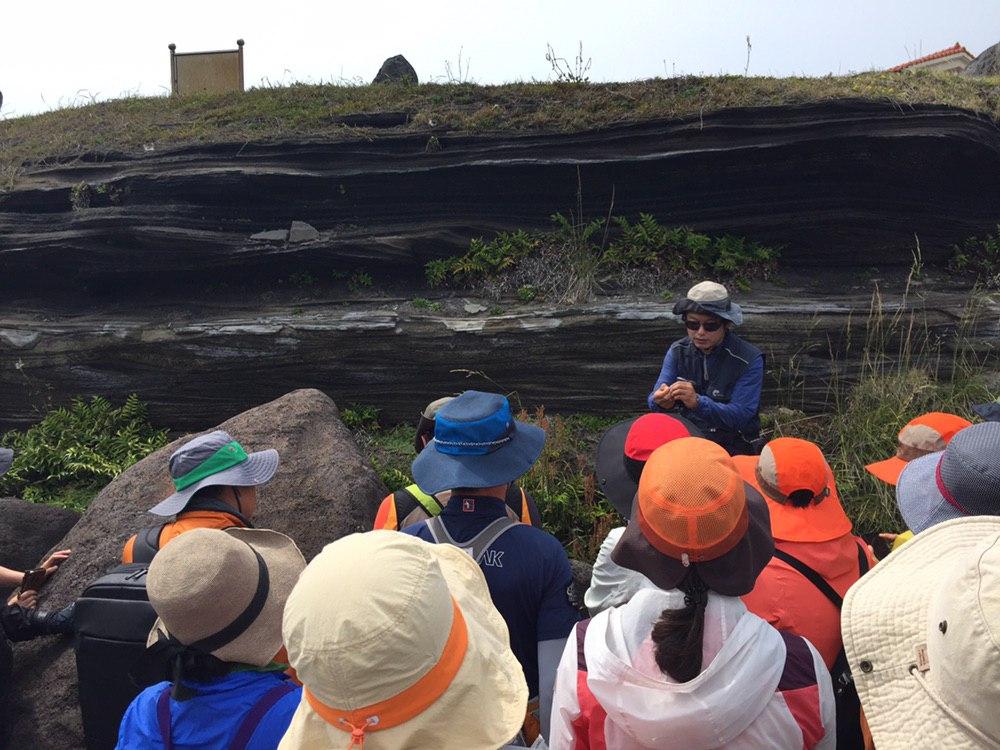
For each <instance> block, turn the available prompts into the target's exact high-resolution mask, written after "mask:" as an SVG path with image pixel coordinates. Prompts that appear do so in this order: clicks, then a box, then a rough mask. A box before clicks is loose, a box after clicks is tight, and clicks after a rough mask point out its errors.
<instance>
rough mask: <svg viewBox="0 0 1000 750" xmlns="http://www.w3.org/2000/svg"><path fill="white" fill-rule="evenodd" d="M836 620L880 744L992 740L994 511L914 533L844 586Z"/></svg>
mask: <svg viewBox="0 0 1000 750" xmlns="http://www.w3.org/2000/svg"><path fill="white" fill-rule="evenodd" d="M841 622H842V625H841V628H842V630H843V636H844V648H845V649H846V651H847V658H848V660H849V662H850V665H851V671H852V673H853V674H854V680H855V683H856V685H857V688H858V695H859V696H860V697H861V704H862V706H863V707H864V710H865V716H866V717H867V719H868V724H869V726H870V727H871V730H872V735H873V737H874V740H875V746H876V747H878V748H879V750H893V748H906V749H907V750H912V749H913V748H1000V711H998V710H997V707H998V706H1000V518H998V517H989V516H975V517H969V518H960V519H956V520H952V521H946V522H944V523H941V524H938V525H937V526H934V527H933V528H931V529H928V530H927V531H925V532H923V533H922V534H918V535H917V536H915V537H914V538H913V540H912V541H911V542H910V543H909V544H907V545H905V546H903V547H900V548H899V549H898V550H897V551H895V552H893V553H892V554H891V555H890V556H889V557H888V558H886V559H885V560H883V561H882V562H881V563H879V564H878V565H876V566H875V567H874V568H873V569H872V571H871V572H870V573H868V574H867V575H866V576H864V577H863V578H861V580H859V581H858V582H857V583H856V584H854V586H852V587H851V589H850V591H848V593H847V597H846V598H845V599H844V608H843V616H842V621H841Z"/></svg>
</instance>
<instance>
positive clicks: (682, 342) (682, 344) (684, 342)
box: [667, 336, 691, 354]
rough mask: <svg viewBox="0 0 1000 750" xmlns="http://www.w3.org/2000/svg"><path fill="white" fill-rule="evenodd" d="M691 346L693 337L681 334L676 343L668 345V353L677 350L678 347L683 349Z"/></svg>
mask: <svg viewBox="0 0 1000 750" xmlns="http://www.w3.org/2000/svg"><path fill="white" fill-rule="evenodd" d="M689 346H691V339H690V338H688V337H687V336H681V337H680V338H679V339H677V340H676V341H675V342H674V343H672V344H671V345H670V346H669V347H667V354H670V353H671V352H673V351H675V350H677V349H683V348H686V347H689Z"/></svg>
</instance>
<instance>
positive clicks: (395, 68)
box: [372, 55, 418, 84]
mask: <svg viewBox="0 0 1000 750" xmlns="http://www.w3.org/2000/svg"><path fill="white" fill-rule="evenodd" d="M372 83H411V84H416V83H418V81H417V71H415V70H414V69H413V66H412V65H410V61H409V60H407V59H406V58H405V57H403V56H402V55H396V56H395V57H390V58H389V59H388V60H386V61H385V62H384V63H382V67H381V68H379V69H378V73H376V74H375V78H374V79H373V80H372Z"/></svg>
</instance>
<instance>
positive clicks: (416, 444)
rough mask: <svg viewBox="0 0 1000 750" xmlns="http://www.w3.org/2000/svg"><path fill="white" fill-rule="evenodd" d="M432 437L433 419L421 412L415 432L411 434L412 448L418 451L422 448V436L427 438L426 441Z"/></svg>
mask: <svg viewBox="0 0 1000 750" xmlns="http://www.w3.org/2000/svg"><path fill="white" fill-rule="evenodd" d="M432 437H434V420H433V419H428V418H427V417H425V416H424V415H423V414H421V415H420V421H419V422H417V432H416V434H415V435H414V436H413V449H414V450H415V451H416V452H417V453H420V451H422V450H423V449H424V440H423V439H424V438H427V442H428V443H429V442H430V441H431V438H432Z"/></svg>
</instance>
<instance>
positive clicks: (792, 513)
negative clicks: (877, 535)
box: [733, 438, 852, 542]
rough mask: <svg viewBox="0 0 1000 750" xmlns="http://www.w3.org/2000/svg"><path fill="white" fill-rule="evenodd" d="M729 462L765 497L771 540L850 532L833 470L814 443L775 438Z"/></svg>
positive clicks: (825, 538) (803, 539) (834, 536)
mask: <svg viewBox="0 0 1000 750" xmlns="http://www.w3.org/2000/svg"><path fill="white" fill-rule="evenodd" d="M733 463H735V464H736V468H737V470H738V471H739V473H740V476H742V477H743V479H744V480H745V481H746V482H748V483H749V484H751V485H753V487H754V488H756V489H757V491H759V492H760V493H761V494H762V495H763V496H764V499H765V500H766V501H767V507H768V510H769V511H770V512H771V533H772V534H773V536H774V538H775V539H782V540H785V541H789V542H828V541H830V540H831V539H837V538H839V537H842V536H843V535H844V534H848V533H850V531H851V528H852V527H851V519H849V518H848V517H847V514H846V513H844V508H843V506H841V504H840V497H839V496H838V495H837V485H836V483H835V482H834V478H833V471H832V470H831V469H830V466H829V464H827V462H826V458H824V457H823V451H821V450H820V449H819V446H818V445H816V444H815V443H810V442H809V441H808V440H800V439H799V438H777V439H776V440H772V441H771V442H769V443H768V444H767V445H765V446H764V449H763V450H762V451H761V452H760V456H759V457H758V456H734V457H733Z"/></svg>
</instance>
